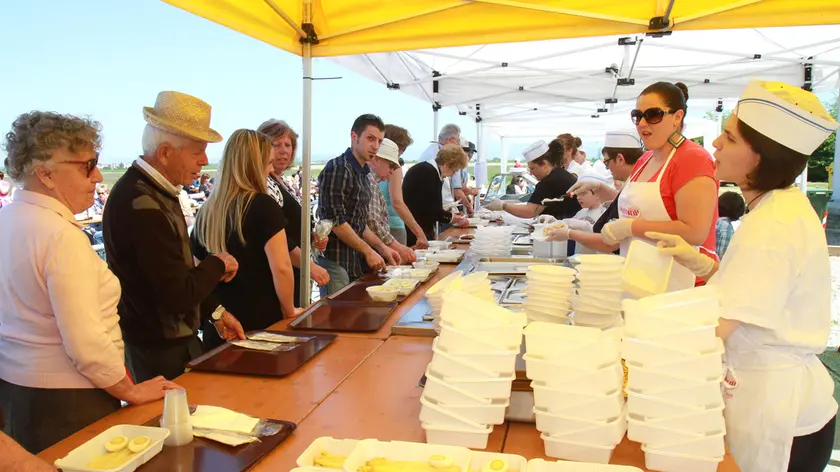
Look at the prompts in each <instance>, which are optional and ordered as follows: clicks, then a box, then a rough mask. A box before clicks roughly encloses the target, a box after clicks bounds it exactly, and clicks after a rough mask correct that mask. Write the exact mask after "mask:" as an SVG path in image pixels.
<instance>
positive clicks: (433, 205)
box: [402, 161, 452, 245]
mask: <svg viewBox="0 0 840 472" xmlns="http://www.w3.org/2000/svg"><path fill="white" fill-rule="evenodd" d="M442 188H443V180H442V179H441V178H440V172H438V169H437V164H435V163H433V162H428V161H427V162H421V163H419V164H416V165H413V166H411V168H410V169H408V172H406V173H405V178H404V179H403V184H402V191H403V200H404V201H405V204H406V206H407V207H408V209H409V210H410V211H411V215H412V216H413V217H414V219H415V220H417V224H418V225H420V228H422V229H423V232H424V233H426V234H430V233H431V232H432V231H434V227H435V223H437V222H441V223H449V222H451V221H452V213H450V212H448V211H446V210H444V209H443V196H442V195H441V189H442ZM412 236H413V233H411V232H410V231H409V232H408V243H409V245H412V244H413V242H412Z"/></svg>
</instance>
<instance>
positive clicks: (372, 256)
mask: <svg viewBox="0 0 840 472" xmlns="http://www.w3.org/2000/svg"><path fill="white" fill-rule="evenodd" d="M384 135H385V123H383V122H382V119H381V118H379V117H378V116H376V115H372V114H367V115H362V116H360V117H358V118H356V121H354V122H353V127H352V129H351V131H350V147H348V148H347V150H346V151H344V153H343V154H341V155H340V156H338V157H336V158H334V159H332V160H330V161H329V162H327V165H326V166H325V167H324V170H323V171H322V172H321V175H319V176H318V189H319V192H320V200H319V203H320V204H319V206H318V218H319V219H321V220H330V221H332V222H333V229H332V232H333V234H335V236H337V237H335V238H330V240H329V243H327V248H326V250H325V251H324V255H323V256H321V257H319V258H318V261H317V263H318V265H320V266H321V267H323V268H324V269H326V270H327V272H329V274H330V282H329V283H328V284H327V285H325V286H323V287H321V296H322V297H326V296H327V295H329V294H330V293H332V292H334V291H336V290H338V289H340V288H342V287H344V286H346V285H347V284H349V283H350V282H351V281H353V280H356V279H358V278H359V277H361V276H362V275H364V274H365V273H366V272H369V271H370V270H383V269H385V260H384V259H383V258H382V256H380V255H379V254H378V253H377V252H376V250H374V247H376V248H377V249H378V250H379V251H380V252H381V253H382V254H383V255H384V256H386V257H387V258H388V259H389V261H391V262H398V261H399V256H398V255H397V254H396V252H395V251H394V250H393V249H391V248H389V247H388V246H386V245H385V244H384V243H383V242H382V241H381V240H380V239H379V238H378V237H376V235H375V234H374V233H373V231H371V229H370V228H369V227H368V221H369V214H370V201H371V198H372V196H373V189H372V188H371V185H370V176H369V175H368V174H370V170H371V169H370V167H368V165H367V164H368V162H370V161H371V160H372V159H373V158H374V157H376V153H377V151H379V146H380V144H381V143H382V140H383V139H384ZM371 245H373V246H374V247H371Z"/></svg>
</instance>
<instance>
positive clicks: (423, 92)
mask: <svg viewBox="0 0 840 472" xmlns="http://www.w3.org/2000/svg"><path fill="white" fill-rule="evenodd" d="M331 60H333V61H334V62H336V63H338V64H340V65H342V66H345V67H347V68H349V69H351V70H354V71H356V72H358V73H360V74H362V75H364V76H366V77H368V78H370V79H372V80H375V81H378V82H380V83H382V84H383V85H385V86H387V87H388V88H391V89H398V90H399V91H401V92H404V93H407V94H409V95H412V96H415V97H417V98H419V99H421V100H425V101H428V102H429V103H430V105H431V107H432V109H433V111H436V110H438V109H440V108H441V107H450V106H452V107H456V108H457V109H458V110H459V111H460V112H461V113H462V114H467V115H469V116H471V117H473V118H475V119H476V122H477V123H479V126H480V127H483V128H484V129H490V130H492V131H493V132H494V133H496V134H497V135H499V136H500V137H502V149H503V152H502V159H503V161H504V160H505V158H506V157H507V156H506V155H505V154H506V153H505V152H504V150H505V149H506V146H505V142H506V140H509V139H516V138H521V139H525V138H530V139H532V140H533V139H539V138H551V137H553V136H556V135H557V134H559V133H562V132H571V133H572V134H575V135H578V136H581V137H582V138H584V139H586V137H590V138H592V139H593V140H595V141H597V140H600V139H601V137H602V136H603V133H604V131H606V130H607V129H615V128H622V127H631V126H632V124H631V123H630V119H629V111H630V110H632V109H633V108H635V99H636V97H637V96H638V95H639V93H640V92H641V91H642V90H643V89H644V87H646V86H647V85H649V84H651V83H654V82H657V81H660V80H665V81H671V82H676V81H682V82H684V83H686V85H687V86H688V88H689V95H690V99H689V119H688V120H687V123H688V124H689V129H688V130H687V133H688V134H689V136H691V137H694V136H704V137H705V139H704V141H705V144H706V146H707V147H709V146H710V145H711V138H713V137H714V136H715V135H716V134H715V133H716V131H717V128H715V127H714V126H719V124H718V125H714V124H713V122H710V121H708V120H702V119H701V117H702V116H703V115H704V114H705V113H706V112H708V111H714V110H715V109H716V108H718V106H719V105H723V107H724V108H726V109H731V108H732V107H733V105H734V99H735V98H736V97H738V95H739V94H740V93H741V91H742V90H743V88H744V86H745V85H746V83H747V82H748V81H749V80H750V79H752V78H761V79H765V80H779V81H784V82H788V83H793V84H801V85H803V86H806V85H808V86H810V87H811V88H812V89H813V90H815V91H823V90H837V88H838V84H840V73H838V72H840V25H831V26H808V27H786V28H762V29H739V30H714V31H674V32H673V33H672V34H670V35H664V36H659V35H644V34H639V35H633V36H610V37H595V38H575V39H559V40H551V41H536V42H529V43H507V44H491V45H482V46H464V47H454V48H443V49H421V50H414V51H399V52H388V53H375V54H363V55H355V56H342V57H334V58H331ZM433 116H434V120H435V127H434V129H435V132H437V130H438V129H439V126H438V123H437V113H434V114H433ZM704 121H705V123H704ZM710 123H711V124H712V127H710ZM481 144H482V143H479V159H482V158H483V153H482V150H483V148H484V147H485V146H482V145H481Z"/></svg>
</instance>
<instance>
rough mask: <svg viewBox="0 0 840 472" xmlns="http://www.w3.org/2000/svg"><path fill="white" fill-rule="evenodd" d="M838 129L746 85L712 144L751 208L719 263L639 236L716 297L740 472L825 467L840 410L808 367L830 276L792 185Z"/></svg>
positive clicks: (789, 95) (785, 90) (805, 96)
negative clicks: (715, 292) (712, 288)
mask: <svg viewBox="0 0 840 472" xmlns="http://www.w3.org/2000/svg"><path fill="white" fill-rule="evenodd" d="M837 127H838V123H837V122H836V121H835V120H834V119H833V118H832V117H831V115H829V114H828V112H826V111H825V109H824V108H823V106H822V104H821V103H820V101H819V99H818V98H817V97H816V96H815V95H813V94H812V93H810V92H806V91H804V90H802V89H800V88H799V87H795V86H792V85H788V84H784V83H780V82H759V81H753V82H750V84H749V85H747V88H746V90H745V91H744V93H743V95H742V96H741V98H740V99H739V100H738V105H737V106H736V108H735V111H734V112H733V113H732V117H731V118H729V121H727V123H726V126H725V128H724V130H723V134H721V135H720V136H719V137H718V138H717V139H716V140H715V141H714V147H715V159H716V167H717V170H716V171H715V175H716V177H717V178H719V179H720V180H726V181H729V182H735V183H737V184H738V186H739V187H740V188H741V192H742V193H743V194H744V198H745V199H746V201H747V209H748V210H747V211H748V213H747V215H746V216H745V217H744V218H743V222H742V223H741V227H740V228H739V229H738V231H737V232H736V233H735V235H734V236H733V237H732V241H731V242H730V243H729V248H728V249H727V251H726V255H725V256H724V258H723V259H722V260H721V262H720V263H718V262H717V261H716V260H714V259H711V258H709V257H706V256H705V255H702V254H701V253H700V252H699V251H698V250H696V249H694V248H693V247H691V246H690V245H689V243H687V242H685V240H684V239H683V238H682V237H680V236H678V235H669V234H660V233H648V234H647V236H648V237H649V238H652V239H655V240H659V241H660V243H659V244H660V246H661V247H663V251H665V252H666V253H668V254H671V255H673V256H674V258H675V259H676V260H677V261H679V262H680V264H682V265H683V266H685V267H687V268H689V269H691V271H692V272H694V274H696V275H697V276H698V277H702V278H703V279H705V280H709V282H710V283H711V284H715V285H716V286H717V287H718V288H719V292H720V308H721V319H720V324H719V326H718V328H717V334H718V336H719V337H720V338H722V339H723V340H724V342H725V344H726V354H725V357H724V360H725V361H726V364H727V365H728V367H729V368H728V373H727V375H726V380H725V383H724V385H725V386H726V387H727V389H726V409H725V410H724V416H725V417H726V443H727V445H728V446H729V449H730V450H731V451H732V455H733V456H734V457H735V460H736V461H737V462H738V465H739V466H740V467H741V470H743V471H744V472H783V471H785V470H787V471H796V472H818V471H822V470H823V469H824V468H825V466H826V464H827V463H828V460H829V458H830V456H831V450H832V446H833V444H834V423H835V414H836V413H837V402H835V401H834V398H833V396H832V393H833V391H834V383H833V382H832V380H831V377H830V376H829V375H828V372H827V371H826V369H825V367H824V366H823V365H822V363H821V362H820V360H819V359H818V358H817V354H819V353H821V352H822V351H823V350H824V349H825V345H826V343H827V341H828V335H829V330H830V327H831V285H830V281H831V268H830V266H829V261H828V247H827V244H826V240H825V231H824V230H823V228H822V224H821V222H820V219H819V217H818V216H817V214H816V213H815V212H814V209H813V208H812V207H811V205H810V203H809V202H808V198H807V197H806V196H805V195H803V193H802V192H801V191H800V190H798V189H797V188H795V187H793V182H794V180H795V179H796V177H797V176H799V175H800V174H801V173H802V171H803V170H804V169H805V166H806V165H807V164H808V158H809V156H810V155H811V153H813V152H814V151H815V150H816V149H817V148H818V147H819V146H820V145H821V144H822V143H823V141H824V140H825V139H826V138H827V137H828V136H829V135H830V134H831V133H832V131H834V130H835V129H837Z"/></svg>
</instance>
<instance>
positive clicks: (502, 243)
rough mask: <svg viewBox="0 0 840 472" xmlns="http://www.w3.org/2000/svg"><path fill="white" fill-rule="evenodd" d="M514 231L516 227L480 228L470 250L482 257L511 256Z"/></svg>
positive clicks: (477, 229)
mask: <svg viewBox="0 0 840 472" xmlns="http://www.w3.org/2000/svg"><path fill="white" fill-rule="evenodd" d="M514 229H515V227H514V226H479V227H478V228H476V232H475V239H473V241H472V243H470V249H472V251H473V253H475V254H477V255H478V256H481V257H506V256H510V252H511V249H512V248H513V230H514Z"/></svg>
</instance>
